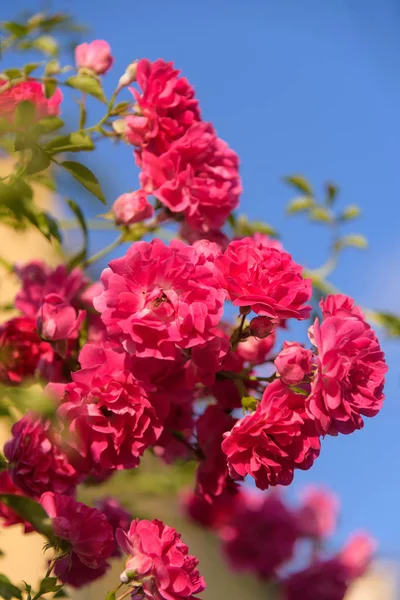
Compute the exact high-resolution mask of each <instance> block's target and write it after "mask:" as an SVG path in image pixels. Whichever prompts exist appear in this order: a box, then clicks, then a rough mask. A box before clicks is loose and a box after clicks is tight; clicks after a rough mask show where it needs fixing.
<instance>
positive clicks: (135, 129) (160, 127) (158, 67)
mask: <svg viewBox="0 0 400 600" xmlns="http://www.w3.org/2000/svg"><path fill="white" fill-rule="evenodd" d="M179 73H180V72H179V71H177V70H175V69H174V68H173V63H166V62H164V61H163V60H161V59H159V60H156V61H155V62H153V63H150V62H149V61H148V60H146V59H142V60H140V61H139V62H138V63H137V66H136V81H137V82H138V84H139V86H140V88H141V91H140V92H139V91H137V90H135V89H133V88H132V89H131V90H130V91H131V92H132V93H133V95H134V96H135V99H136V102H137V105H138V109H139V112H138V114H137V115H132V116H128V117H126V118H125V122H126V134H125V135H126V139H127V140H128V141H129V142H130V143H131V144H133V145H135V146H139V147H141V148H143V147H145V148H148V149H149V150H150V151H151V152H154V153H156V154H161V153H163V152H165V151H166V150H168V148H169V145H170V144H171V142H172V141H173V140H176V139H178V138H180V137H182V135H183V134H184V133H185V132H186V131H187V129H188V128H189V127H190V125H191V124H192V123H193V122H195V121H199V120H200V111H199V106H198V101H197V100H196V99H195V98H194V89H193V88H192V86H191V85H190V84H189V83H188V81H187V79H186V78H185V77H178V76H179Z"/></svg>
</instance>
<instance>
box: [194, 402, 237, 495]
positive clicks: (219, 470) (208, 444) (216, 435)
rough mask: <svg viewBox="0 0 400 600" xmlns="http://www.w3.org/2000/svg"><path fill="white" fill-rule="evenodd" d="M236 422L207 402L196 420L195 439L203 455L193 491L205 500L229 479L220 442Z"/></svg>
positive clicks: (220, 490)
mask: <svg viewBox="0 0 400 600" xmlns="http://www.w3.org/2000/svg"><path fill="white" fill-rule="evenodd" d="M235 422H236V419H234V418H233V417H231V416H230V415H227V414H226V413H225V411H224V410H223V409H222V408H221V407H220V406H218V405H211V406H208V407H207V408H206V410H205V412H204V413H203V414H202V415H201V416H200V417H199V418H198V420H197V441H198V444H199V448H200V450H201V452H202V454H203V457H204V458H203V460H201V462H200V464H199V467H198V469H197V475H196V491H197V492H198V493H199V494H200V495H202V496H204V498H205V499H206V500H207V501H208V502H212V498H213V497H214V496H219V495H221V494H222V492H223V491H224V490H225V488H226V487H227V486H229V485H231V483H232V482H231V478H230V477H229V473H228V467H227V463H226V457H225V455H224V453H223V452H222V448H221V443H222V440H223V435H224V433H226V432H228V431H230V430H231V429H232V427H233V426H234V424H235Z"/></svg>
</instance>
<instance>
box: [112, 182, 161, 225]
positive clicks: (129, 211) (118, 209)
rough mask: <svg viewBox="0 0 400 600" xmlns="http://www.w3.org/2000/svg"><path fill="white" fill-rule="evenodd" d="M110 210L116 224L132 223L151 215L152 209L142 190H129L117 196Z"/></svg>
mask: <svg viewBox="0 0 400 600" xmlns="http://www.w3.org/2000/svg"><path fill="white" fill-rule="evenodd" d="M112 211H113V213H114V216H115V222H116V223H117V225H133V224H134V223H140V222H141V221H145V220H146V219H149V218H150V217H152V216H153V213H154V209H153V207H152V205H151V204H150V202H149V201H148V200H147V194H146V193H145V192H143V190H137V191H136V192H129V193H127V194H122V195H121V196H119V197H118V198H117V199H116V201H115V202H114V204H113V207H112Z"/></svg>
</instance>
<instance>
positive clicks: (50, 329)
mask: <svg viewBox="0 0 400 600" xmlns="http://www.w3.org/2000/svg"><path fill="white" fill-rule="evenodd" d="M85 316H86V311H84V310H76V309H75V308H74V307H73V306H72V305H71V304H69V303H67V302H65V301H64V299H63V298H62V297H61V296H59V295H58V294H47V295H46V296H44V298H43V302H42V305H41V306H40V309H39V313H38V318H37V327H38V332H39V334H40V336H41V337H42V338H44V339H45V340H48V341H57V340H69V339H76V338H77V337H78V335H79V329H80V327H81V325H82V323H83V320H84V318H85Z"/></svg>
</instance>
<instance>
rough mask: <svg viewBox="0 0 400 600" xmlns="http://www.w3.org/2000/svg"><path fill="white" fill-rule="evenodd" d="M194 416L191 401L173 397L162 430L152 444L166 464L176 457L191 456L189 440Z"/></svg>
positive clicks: (155, 452)
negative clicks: (154, 443) (173, 399)
mask: <svg viewBox="0 0 400 600" xmlns="http://www.w3.org/2000/svg"><path fill="white" fill-rule="evenodd" d="M193 429H194V418H193V405H192V402H191V401H189V402H187V401H183V402H181V401H180V399H179V398H175V402H171V405H170V411H169V414H168V416H167V418H166V419H165V422H164V427H163V431H162V433H161V435H160V437H159V438H158V440H157V442H156V445H155V446H154V454H155V455H156V456H159V457H160V458H162V459H163V460H164V462H166V463H167V464H171V463H173V462H175V461H176V460H177V459H186V460H188V459H190V458H193V456H192V454H193V453H192V452H191V450H190V442H189V440H190V439H191V437H192V436H193Z"/></svg>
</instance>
